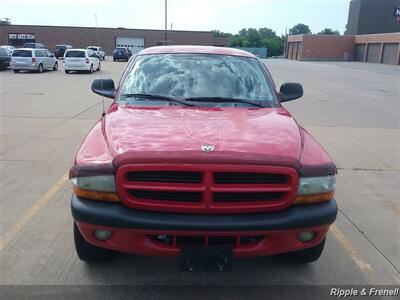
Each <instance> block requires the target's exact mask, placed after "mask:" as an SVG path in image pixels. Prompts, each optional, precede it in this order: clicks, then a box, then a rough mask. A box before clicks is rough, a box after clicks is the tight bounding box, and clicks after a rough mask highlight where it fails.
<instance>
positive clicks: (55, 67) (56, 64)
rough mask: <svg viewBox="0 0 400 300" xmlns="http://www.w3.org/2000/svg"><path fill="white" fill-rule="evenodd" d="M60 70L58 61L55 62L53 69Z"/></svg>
mask: <svg viewBox="0 0 400 300" xmlns="http://www.w3.org/2000/svg"><path fill="white" fill-rule="evenodd" d="M57 70H58V62H56V63H55V64H54V67H53V71H57Z"/></svg>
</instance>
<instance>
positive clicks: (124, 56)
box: [113, 47, 132, 61]
mask: <svg viewBox="0 0 400 300" xmlns="http://www.w3.org/2000/svg"><path fill="white" fill-rule="evenodd" d="M131 56H132V52H131V50H129V48H127V47H118V48H115V49H114V51H113V60H114V61H117V60H129V59H130V58H131Z"/></svg>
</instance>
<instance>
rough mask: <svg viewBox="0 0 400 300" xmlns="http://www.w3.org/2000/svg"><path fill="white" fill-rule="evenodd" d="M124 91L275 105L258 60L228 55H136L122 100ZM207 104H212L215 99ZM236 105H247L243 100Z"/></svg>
mask: <svg viewBox="0 0 400 300" xmlns="http://www.w3.org/2000/svg"><path fill="white" fill-rule="evenodd" d="M127 94H152V95H161V96H167V97H172V98H181V99H182V98H184V99H189V98H191V99H195V98H202V100H203V101H199V105H201V104H200V102H203V103H206V102H207V100H211V99H212V98H214V100H215V98H224V99H246V100H249V101H254V102H258V103H264V104H265V106H267V107H275V106H277V104H276V101H275V98H274V95H273V92H272V88H271V86H270V84H269V83H268V81H267V78H266V76H265V74H264V71H263V69H262V66H261V64H260V63H259V61H258V60H257V59H254V58H249V57H239V56H228V55H213V54H155V55H143V56H139V57H138V58H137V60H136V62H135V64H134V66H133V68H132V69H131V70H130V72H129V74H128V75H127V77H126V78H125V80H124V82H123V83H122V86H121V92H120V95H121V101H126V99H124V98H123V95H127ZM207 98H209V99H207ZM217 102H218V101H217ZM221 102H223V101H221ZM208 104H209V106H215V105H216V103H215V101H213V103H211V102H208ZM217 104H218V103H217ZM239 105H240V106H248V105H246V104H244V103H240V104H239ZM219 106H221V105H219ZM223 106H232V103H231V104H229V103H226V102H224V103H223Z"/></svg>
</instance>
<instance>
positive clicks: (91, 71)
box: [89, 65, 93, 73]
mask: <svg viewBox="0 0 400 300" xmlns="http://www.w3.org/2000/svg"><path fill="white" fill-rule="evenodd" d="M89 73H93V65H90V69H89Z"/></svg>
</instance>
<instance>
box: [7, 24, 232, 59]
mask: <svg viewBox="0 0 400 300" xmlns="http://www.w3.org/2000/svg"><path fill="white" fill-rule="evenodd" d="M25 42H40V43H43V44H44V45H45V46H46V47H47V48H49V49H54V47H55V46H56V45H57V44H69V45H72V46H73V47H75V48H86V46H89V45H99V46H101V47H103V48H104V49H105V51H106V52H107V53H108V54H111V52H112V50H113V49H114V48H115V47H116V46H117V45H119V46H126V47H129V48H131V50H133V52H137V51H140V50H141V49H143V48H147V47H151V46H157V45H163V44H165V31H164V30H150V29H125V28H97V29H96V28H94V27H69V26H37V25H2V26H0V45H14V46H22V45H23V44H24V43H25ZM167 44H169V45H178V44H179V45H209V46H227V44H228V38H227V37H216V36H214V35H213V33H212V32H211V31H179V30H168V32H167Z"/></svg>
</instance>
